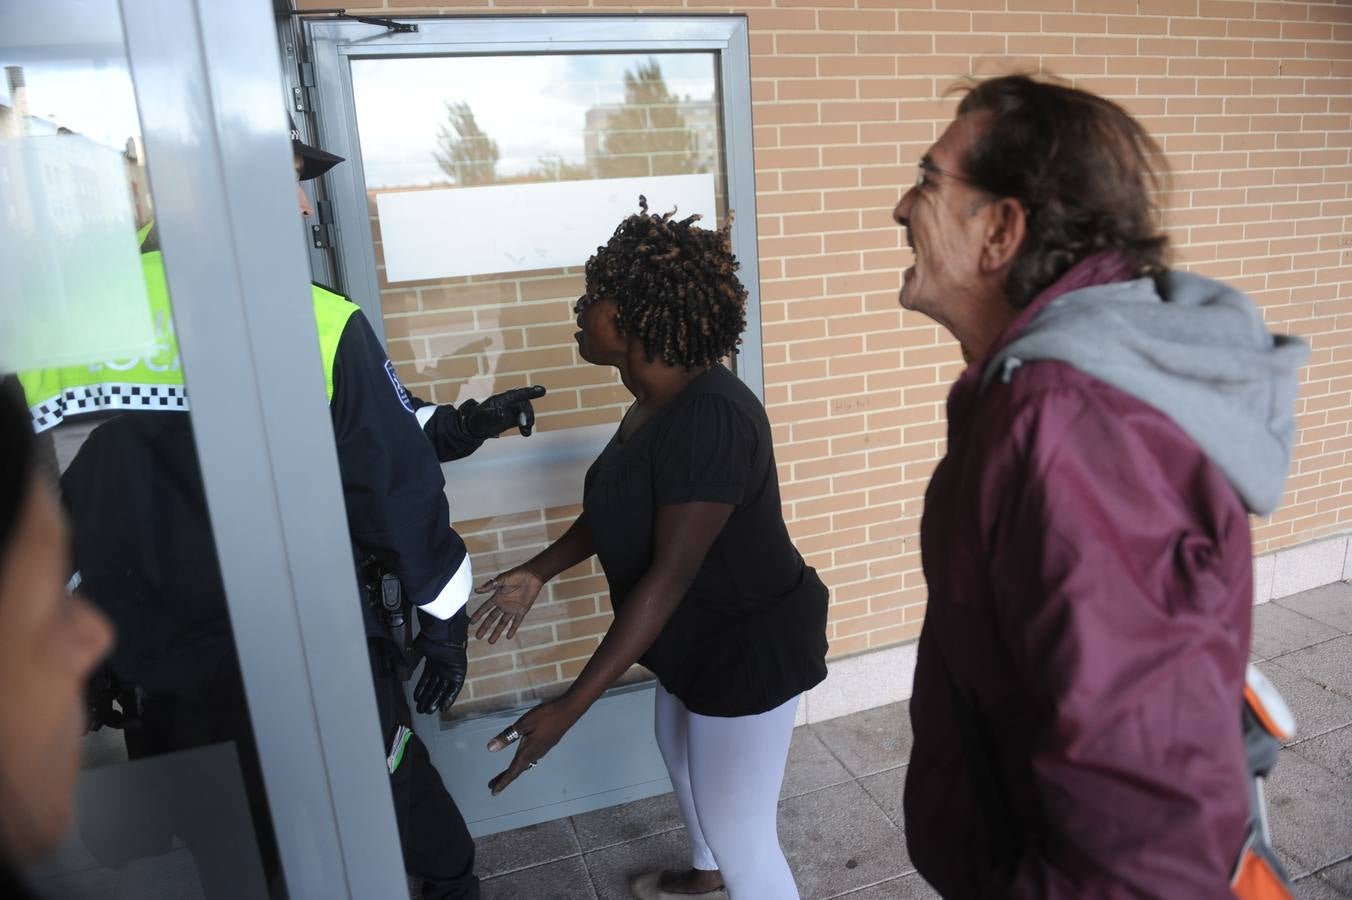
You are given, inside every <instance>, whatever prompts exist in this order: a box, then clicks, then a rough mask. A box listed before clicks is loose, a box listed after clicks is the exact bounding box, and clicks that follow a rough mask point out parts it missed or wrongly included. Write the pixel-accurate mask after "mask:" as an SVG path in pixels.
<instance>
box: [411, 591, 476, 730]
mask: <svg viewBox="0 0 1352 900" xmlns="http://www.w3.org/2000/svg"><path fill="white" fill-rule="evenodd" d="M418 622H419V624H420V632H419V634H418V638H417V640H415V641H414V642H413V649H414V650H415V651H416V652H418V653H420V654H422V657H423V670H422V677H420V678H419V679H418V685H417V687H415V688H414V689H413V702H414V703H415V704H416V705H417V707H418V712H420V713H422V714H423V715H429V714H431V713H435V712H438V711H439V710H443V709H450V708H451V705H452V704H454V703H455V698H456V697H459V696H460V689H461V688H463V687H464V686H465V673H466V672H467V671H468V670H469V660H468V659H467V658H466V656H465V651H466V647H467V645H468V644H469V614H468V613H467V612H466V611H465V609H464V607H461V609H460V611H459V612H457V613H456V614H455V615H453V616H451V617H450V618H449V619H446V620H442V619H437V618H435V617H433V616H429V615H428V614H427V613H424V612H422V611H421V610H419V612H418Z"/></svg>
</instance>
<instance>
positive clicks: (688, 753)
mask: <svg viewBox="0 0 1352 900" xmlns="http://www.w3.org/2000/svg"><path fill="white" fill-rule="evenodd" d="M639 206H640V208H641V210H642V211H641V212H640V213H639V214H637V215H632V216H630V217H628V218H627V219H625V220H624V221H623V222H621V223H620V226H619V227H618V228H617V229H616V230H615V233H614V235H613V236H612V237H611V239H610V241H609V242H608V243H606V245H605V246H603V247H600V248H598V249H597V252H596V254H595V255H594V256H593V257H592V258H591V259H590V260H588V262H587V267H586V277H587V293H586V294H584V295H583V296H582V298H581V299H579V300H578V302H577V307H576V312H577V321H578V326H579V328H580V329H581V330H580V331H579V332H578V334H577V341H578V347H579V352H580V353H581V355H582V358H583V359H585V360H587V361H588V362H590V363H592V364H594V365H599V366H614V367H615V368H617V369H619V371H620V378H621V380H622V381H623V382H624V385H625V387H627V388H628V389H629V391H630V392H631V393H632V394H633V395H634V403H633V405H631V406H630V407H629V410H628V412H627V413H626V414H625V416H624V419H623V421H621V423H620V426H619V429H618V430H617V431H616V433H615V436H614V437H613V438H612V439H611V440H610V443H608V444H607V445H606V447H605V449H604V450H603V451H602V452H601V455H600V456H599V457H598V458H597V460H596V462H594V463H593V464H592V466H591V469H590V470H588V472H587V476H586V481H585V483H584V491H583V511H582V514H581V515H580V516H579V517H578V519H577V521H575V522H574V523H573V524H572V526H571V527H569V529H568V531H567V532H566V533H565V534H564V535H563V536H562V537H561V538H559V539H558V540H557V541H555V542H554V543H553V544H551V545H550V546H549V547H548V548H546V549H545V550H543V551H541V552H540V553H539V554H537V555H536V556H535V557H533V558H532V559H530V560H529V561H527V562H526V563H524V564H522V565H520V566H517V567H516V568H513V569H511V570H509V571H507V572H504V573H502V574H501V575H499V576H497V577H496V578H493V579H491V580H490V581H488V582H487V583H486V584H484V585H483V586H482V587H480V588H479V591H480V592H481V593H488V592H491V593H492V596H491V597H490V598H489V600H488V602H486V603H485V604H484V605H483V606H481V607H480V608H479V609H478V610H477V611H476V612H475V613H474V617H473V621H475V622H478V623H479V628H478V632H477V634H478V636H479V637H480V638H482V637H484V636H485V635H486V634H487V635H489V636H488V640H489V642H490V643H492V642H495V641H497V639H498V638H499V636H501V635H502V634H503V633H504V631H505V633H506V636H507V637H508V638H511V637H512V636H513V635H514V634H515V633H516V629H517V628H518V627H519V626H520V624H521V620H522V618H524V617H525V615H526V614H527V613H528V612H529V611H530V608H531V604H532V603H534V601H535V598H536V597H537V596H539V593H540V590H541V588H542V587H543V586H544V585H545V583H546V582H548V581H549V580H550V579H551V578H553V577H554V576H555V575H557V574H559V573H560V572H562V571H564V570H565V569H567V568H570V567H571V566H574V565H576V564H578V563H580V562H582V561H584V560H586V559H588V558H590V557H591V556H592V555H593V554H594V555H596V556H597V557H598V558H599V559H600V561H601V567H602V569H603V570H604V571H605V574H606V580H607V582H608V584H609V587H610V596H611V602H612V604H613V605H614V608H615V621H614V623H613V624H612V625H611V627H610V629H609V631H607V632H606V635H605V638H604V639H603V640H602V642H601V645H600V646H599V647H598V648H597V649H596V652H595V653H594V654H593V655H592V658H591V659H590V660H589V661H588V662H587V665H586V668H584V669H583V670H582V673H581V674H580V675H579V676H578V678H577V680H576V681H575V682H573V684H572V685H571V686H570V687H569V688H568V690H567V691H565V692H564V694H563V695H562V696H561V697H559V698H557V699H555V700H551V701H549V702H547V703H542V704H541V705H539V706H537V707H535V708H534V709H532V710H531V711H530V712H528V713H526V714H525V715H524V716H523V717H521V719H519V720H518V721H517V722H516V724H515V725H513V726H512V727H511V728H509V729H507V730H506V731H504V732H503V733H502V734H500V735H498V736H497V737H496V738H494V739H493V741H492V742H491V743H490V744H489V749H490V750H501V749H503V748H505V747H507V746H508V745H510V744H512V743H514V742H515V743H517V750H516V756H515V758H514V759H513V760H512V764H511V766H510V767H509V768H508V769H507V770H506V771H505V772H503V773H502V774H500V775H498V776H497V777H496V778H495V779H493V781H492V782H491V783H490V785H489V787H490V788H491V789H492V791H493V792H494V793H495V794H496V793H498V792H500V791H501V790H503V789H504V788H505V787H507V785H509V784H510V783H511V782H512V781H513V780H515V779H516V777H517V776H518V775H520V774H521V773H522V772H523V771H525V770H526V769H527V768H529V767H530V766H533V765H535V763H536V762H537V761H538V760H539V759H540V758H541V757H543V756H544V755H545V754H546V753H547V752H548V751H549V750H550V748H551V747H553V746H554V745H555V744H556V743H557V742H558V741H559V739H560V738H562V737H563V735H564V733H565V732H567V730H568V729H569V728H570V727H572V725H573V724H574V723H575V722H576V721H577V720H578V718H579V717H580V716H581V715H582V713H583V712H585V711H586V710H587V708H588V707H590V706H591V704H592V703H594V702H595V701H596V700H597V699H598V698H600V697H601V695H602V694H603V693H604V692H605V690H606V689H607V688H609V687H610V686H611V685H613V684H614V683H615V682H616V680H617V679H618V678H619V677H620V676H621V675H623V674H624V673H625V672H626V671H627V670H628V669H629V667H630V666H632V665H633V664H634V663H636V662H637V663H641V664H642V665H643V666H645V667H646V668H648V669H649V670H650V671H652V673H653V674H654V675H655V676H657V681H658V685H657V699H656V709H655V726H656V732H657V742H658V745H659V747H660V748H661V751H662V757H663V759H664V760H665V762H666V765H667V771H668V772H669V773H670V774H671V783H672V785H673V787H674V788H675V792H676V799H677V803H678V805H679V807H680V810H681V816H682V818H683V819H684V820H685V825H686V829H687V831H688V832H689V835H690V841H691V844H692V850H693V864H692V867H691V868H690V869H689V870H688V871H685V872H678V873H674V872H661V873H658V872H649V873H646V874H644V875H641V876H639V877H638V878H636V879H635V880H634V881H633V882H632V883H631V886H632V888H633V891H634V895H635V896H636V897H639V898H675V897H682V898H688V897H691V896H702V897H727V896H729V895H731V897H732V898H734V900H753V898H754V900H791V898H797V897H798V891H797V888H796V887H795V885H794V880H793V875H792V873H790V871H789V866H788V863H787V861H786V860H785V859H784V853H783V850H781V849H780V846H779V835H778V831H777V827H776V809H777V804H778V799H779V790H780V785H781V783H782V782H783V779H784V765H785V762H786V759H787V756H788V750H789V739H790V737H791V736H792V733H793V720H794V712H795V710H796V709H797V706H798V697H799V695H800V694H802V692H803V691H806V690H807V689H809V688H811V687H813V686H814V685H816V684H817V683H819V682H820V681H821V680H822V679H823V678H825V677H826V665H825V656H826V605H827V591H826V588H825V586H824V585H823V584H822V582H821V580H820V579H819V578H818V577H817V574H816V572H815V571H813V570H812V569H811V568H810V567H808V566H807V565H806V564H805V563H804V562H803V558H802V557H801V556H800V555H799V553H798V551H797V550H796V549H794V546H793V543H792V541H791V540H790V538H789V533H788V529H787V528H786V527H785V524H784V515H783V511H782V509H781V506H780V498H779V480H778V477H777V474H776V469H775V459H774V449H773V447H772V446H771V439H770V423H769V420H768V419H767V418H766V415H765V409H764V407H763V406H762V405H761V402H760V401H759V400H758V399H757V398H756V396H755V395H754V394H753V393H752V392H751V391H750V390H749V389H748V388H747V387H746V386H745V385H744V384H742V382H741V381H739V380H738V379H737V377H736V376H735V375H733V374H732V373H731V372H730V371H728V369H727V368H725V367H724V365H723V364H722V362H721V360H723V359H725V358H726V357H728V356H729V355H730V354H731V353H733V352H734V351H735V348H736V345H737V343H738V342H739V340H740V335H741V332H742V330H743V329H744V328H745V327H746V319H745V315H744V312H745V304H746V289H745V288H743V287H742V285H741V283H740V282H739V281H738V279H737V275H736V269H737V260H736V258H735V257H734V256H733V254H732V250H731V246H730V242H729V229H728V228H727V227H724V228H722V229H719V230H717V231H709V230H706V229H702V228H698V227H696V226H695V221H696V220H697V218H698V217H697V216H691V217H690V218H686V219H679V220H678V219H676V218H674V217H673V215H672V214H670V213H668V214H666V215H653V214H650V213H649V212H648V206H647V201H646V200H645V199H644V198H642V197H640V198H639ZM490 632H491V633H490Z"/></svg>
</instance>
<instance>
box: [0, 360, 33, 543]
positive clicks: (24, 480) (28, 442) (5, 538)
mask: <svg viewBox="0 0 1352 900" xmlns="http://www.w3.org/2000/svg"><path fill="white" fill-rule="evenodd" d="M35 445H36V441H35V439H34V437H33V426H32V423H31V421H30V419H29V416H28V408H27V407H26V406H25V405H24V402H23V393H22V392H21V390H20V389H19V385H18V380H17V379H13V378H5V377H3V376H0V564H3V563H4V561H5V555H6V551H7V550H8V549H9V542H10V539H11V538H12V537H13V536H14V529H15V528H16V527H17V526H18V524H19V516H20V514H21V513H22V512H23V505H24V502H25V501H26V500H27V499H28V490H29V483H30V480H31V476H32V472H33V466H34V461H35V458H36V457H35Z"/></svg>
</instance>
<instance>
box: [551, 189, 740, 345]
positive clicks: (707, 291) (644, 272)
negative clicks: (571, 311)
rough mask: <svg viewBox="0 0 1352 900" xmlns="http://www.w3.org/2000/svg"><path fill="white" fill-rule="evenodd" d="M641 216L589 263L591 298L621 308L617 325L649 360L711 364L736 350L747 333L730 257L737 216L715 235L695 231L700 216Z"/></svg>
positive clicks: (643, 210)
mask: <svg viewBox="0 0 1352 900" xmlns="http://www.w3.org/2000/svg"><path fill="white" fill-rule="evenodd" d="M638 205H639V210H640V212H638V213H636V214H634V215H632V216H629V217H628V218H626V219H625V220H624V221H623V222H621V223H620V224H619V227H618V228H616V229H615V233H614V234H613V235H611V238H610V240H609V241H607V242H606V244H605V246H603V247H598V248H597V249H596V253H595V255H593V256H592V258H591V259H589V260H587V269H586V273H587V294H586V295H585V296H584V297H583V298H582V299H580V300H578V302H577V307H576V311H577V312H578V313H581V312H582V310H583V309H584V308H585V307H586V305H587V304H588V303H590V302H591V301H592V300H594V299H598V298H604V299H608V300H614V301H616V302H617V303H618V304H619V315H618V319H619V326H620V330H621V331H623V332H624V333H625V334H628V335H633V336H634V337H637V338H638V339H639V340H640V341H642V342H643V349H644V351H645V352H646V353H647V356H648V359H649V361H652V360H654V359H656V358H657V357H659V356H660V357H661V358H662V359H663V360H665V361H666V362H667V363H669V364H671V365H673V366H685V367H686V368H687V369H692V368H695V367H696V366H707V365H711V364H713V363H716V362H718V361H719V360H720V359H723V358H724V357H726V356H728V355H729V354H731V353H732V352H734V351H735V350H736V348H737V345H738V344H739V343H741V340H742V337H741V335H742V332H743V331H744V330H745V329H746V288H744V287H743V286H742V283H741V281H739V280H738V278H737V267H738V263H737V258H736V257H735V256H733V254H732V243H731V229H732V217H731V216H729V217H728V224H726V225H724V226H723V227H722V228H719V229H717V230H714V231H709V230H708V229H704V228H696V227H695V222H697V221H699V218H700V217H699V216H698V215H694V216H689V217H687V218H685V219H676V218H674V216H675V210H673V211H672V212H669V213H664V214H662V215H656V214H651V213H649V212H648V200H647V198H646V197H643V196H640V197H639V198H638Z"/></svg>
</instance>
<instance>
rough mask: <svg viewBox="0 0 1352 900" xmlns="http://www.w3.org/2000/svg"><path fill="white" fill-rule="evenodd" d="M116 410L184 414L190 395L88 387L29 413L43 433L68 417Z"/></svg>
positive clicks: (153, 387)
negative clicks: (159, 411)
mask: <svg viewBox="0 0 1352 900" xmlns="http://www.w3.org/2000/svg"><path fill="white" fill-rule="evenodd" d="M113 409H142V410H163V411H166V412H182V411H186V410H187V409H188V391H187V389H186V388H184V387H183V386H182V385H177V384H115V383H110V382H104V383H103V384H85V385H80V386H79V387H73V388H67V389H66V390H65V391H63V392H62V393H61V394H60V395H58V396H56V397H53V398H51V399H50V400H44V401H43V402H41V403H37V404H34V405H33V406H31V407H29V412H30V413H31V414H32V416H33V430H34V431H39V432H41V431H46V430H47V429H48V428H52V427H55V426H56V425H59V424H61V422H62V421H63V420H64V419H65V418H66V416H68V415H79V414H80V413H85V412H96V411H102V410H113Z"/></svg>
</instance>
